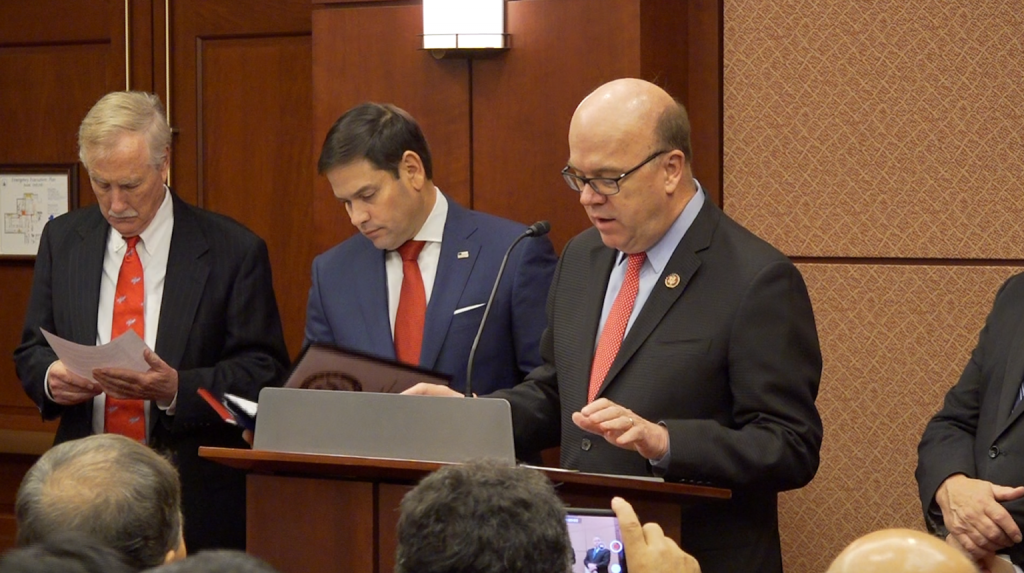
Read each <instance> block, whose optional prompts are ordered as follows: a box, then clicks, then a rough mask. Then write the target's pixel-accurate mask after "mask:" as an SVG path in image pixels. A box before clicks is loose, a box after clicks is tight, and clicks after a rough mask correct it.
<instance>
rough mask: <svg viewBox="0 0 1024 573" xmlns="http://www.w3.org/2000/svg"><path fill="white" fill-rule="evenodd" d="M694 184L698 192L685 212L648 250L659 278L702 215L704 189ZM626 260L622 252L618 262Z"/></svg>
mask: <svg viewBox="0 0 1024 573" xmlns="http://www.w3.org/2000/svg"><path fill="white" fill-rule="evenodd" d="M693 182H694V183H695V184H696V185H697V192H696V193H695V194H694V195H693V197H692V198H691V199H690V201H689V202H688V203H687V204H686V207H684V208H683V212H682V213H680V214H679V216H678V217H676V220H675V221H673V222H672V226H670V227H669V228H668V231H667V232H666V233H665V234H664V235H662V237H661V238H660V239H658V242H657V243H654V245H653V246H652V247H651V248H649V249H647V262H648V263H649V264H650V265H651V268H652V269H653V270H654V272H655V274H656V275H658V276H661V272H662V271H663V270H665V266H666V265H668V261H669V259H671V258H672V253H674V252H675V251H676V247H678V246H679V241H682V240H683V236H684V235H686V231H687V230H689V229H690V225H692V224H693V221H694V219H696V218H697V213H700V210H701V207H703V206H704V200H705V197H704V189H703V188H702V187H701V186H700V182H699V181H697V180H696V179H694V180H693ZM624 260H626V255H625V253H622V252H620V253H619V259H618V262H619V263H621V262H622V261H624Z"/></svg>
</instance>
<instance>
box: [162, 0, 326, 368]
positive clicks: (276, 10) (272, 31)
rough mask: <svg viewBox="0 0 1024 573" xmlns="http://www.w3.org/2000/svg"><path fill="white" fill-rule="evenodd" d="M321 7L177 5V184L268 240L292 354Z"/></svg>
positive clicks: (297, 327)
mask: <svg viewBox="0 0 1024 573" xmlns="http://www.w3.org/2000/svg"><path fill="white" fill-rule="evenodd" d="M310 12H311V6H310V4H309V2H308V1H305V0H303V1H299V0H290V1H270V0H266V1H262V2H251V3H249V4H247V5H246V6H245V9H239V6H238V4H237V3H236V2H233V1H231V0H218V1H209V0H193V1H185V2H175V3H174V4H173V6H172V11H171V30H172V32H171V39H172V47H171V53H172V76H171V86H172V93H171V113H172V119H171V123H172V124H173V125H174V126H175V127H177V128H178V133H177V135H176V137H175V141H174V159H173V171H172V178H173V185H174V189H175V191H176V192H177V193H178V194H179V195H180V196H181V197H183V198H185V199H186V200H187V201H190V202H192V203H195V204H197V205H199V206H200V207H203V208H205V209H210V210H212V211H216V212H219V213H223V214H226V215H228V216H230V217H232V218H234V219H236V220H237V221H239V222H240V223H242V224H244V225H245V226H247V227H248V228H249V229H251V230H252V231H253V232H255V233H256V234H258V235H259V236H261V237H263V239H264V240H265V241H266V242H267V247H268V249H269V250H270V260H271V265H272V268H273V272H274V290H275V294H276V295H277V301H278V307H279V309H280V311H281V316H282V320H283V323H284V332H285V341H286V342H287V344H288V349H289V351H290V353H291V354H292V355H295V354H297V353H298V351H299V349H300V347H301V344H302V337H303V330H304V327H305V316H306V312H305V301H306V296H307V294H308V291H309V266H310V263H311V260H312V259H311V254H310V253H311V250H310V245H311V243H312V229H311V226H310V224H309V221H310V218H311V217H312V213H311V206H310V202H309V193H310V190H309V182H310V180H311V179H312V172H313V171H312V170H313V167H312V163H311V159H310V154H311V151H310V147H309V133H310V131H311V130H312V125H311V114H310V109H311V105H312V95H311V94H312V92H311V89H312V72H311V66H312V64H311V62H312V55H311V49H310V36H309V34H310V26H311V23H310ZM158 83H159V82H158Z"/></svg>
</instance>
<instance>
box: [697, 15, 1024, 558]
mask: <svg viewBox="0 0 1024 573" xmlns="http://www.w3.org/2000/svg"><path fill="white" fill-rule="evenodd" d="M724 26H725V30H724V85H723V92H724V93H723V99H724V102H723V106H724V126H723V127H724V134H723V135H724V164H723V165H724V168H723V170H724V174H723V175H724V189H723V200H724V204H725V209H726V212H728V213H729V214H730V215H731V216H733V217H734V218H736V219H737V220H739V221H740V222H741V223H743V224H744V225H746V226H747V227H748V228H750V229H751V230H752V231H754V232H756V233H757V234H759V235H760V236H762V237H764V238H765V239H767V240H768V241H770V242H771V243H773V244H774V245H776V246H777V247H779V248H780V249H781V250H782V251H783V252H785V253H786V254H788V255H790V256H793V257H797V261H798V264H799V266H800V269H801V271H802V272H803V273H804V276H805V278H806V279H807V283H808V288H809V289H810V293H811V299H812V301H813V303H814V308H815V314H816V316H817V320H818V331H819V335H820V337H821V343H822V353H823V356H824V364H825V366H824V373H823V379H822V387H821V393H820V395H819V399H818V406H819V409H820V410H821V413H822V418H823V420H824V424H825V442H824V446H823V448H822V464H821V469H820V470H819V472H818V475H817V477H816V478H815V480H814V482H812V483H811V485H810V486H808V487H807V488H804V489H803V490H799V491H796V492H791V493H787V494H785V495H783V496H782V498H781V502H780V521H781V523H780V527H781V530H782V537H783V552H784V560H785V564H786V570H787V572H788V573H820V572H821V571H824V570H825V569H826V568H827V566H828V564H829V562H830V561H831V559H832V558H833V557H834V556H835V555H836V554H837V553H838V552H839V550H840V549H842V547H843V546H845V545H846V544H847V543H849V542H850V541H852V540H853V539H855V538H856V537H858V536H860V535H862V534H864V533H867V532H868V531H872V530H875V529H880V528H884V527H894V526H902V527H912V528H918V529H922V528H923V526H924V524H923V522H922V519H921V511H920V507H919V505H920V504H919V501H918V499H917V490H916V482H915V481H914V476H913V472H914V467H915V465H916V462H917V453H916V448H917V442H918V440H919V439H920V435H921V431H922V429H923V427H924V424H925V422H926V421H927V420H928V418H929V417H930V416H931V415H932V414H933V413H934V412H935V411H936V410H937V409H938V407H939V405H940V403H941V400H942V396H943V395H944V393H945V391H946V390H947V389H948V388H949V387H950V386H951V385H952V384H954V383H955V382H956V379H957V377H958V376H959V373H960V371H961V369H962V368H963V365H964V363H965V361H966V359H967V356H968V355H969V353H970V350H971V348H973V345H974V343H975V340H976V337H977V333H978V330H979V329H980V327H981V325H982V324H983V322H984V319H985V315H986V313H987V312H988V309H989V307H990V305H991V303H992V299H993V297H994V295H995V292H996V290H997V289H998V287H999V285H1000V284H1001V283H1002V281H1003V280H1005V279H1006V278H1007V277H1009V276H1010V275H1012V274H1014V273H1016V272H1020V271H1021V270H1024V4H1022V3H1021V2H1020V1H1019V0H1013V1H1010V0H1006V1H992V0H976V1H967V0H927V1H922V0H911V1H907V0H902V1H896V0H885V1H865V2H839V1H837V0H724ZM697 151H698V152H699V150H697ZM801 257H813V258H814V260H813V261H807V260H802V259H801ZM906 259H915V260H913V261H909V260H906ZM919 259H929V260H928V261H927V264H921V263H922V261H920V260H919ZM979 259H981V260H983V261H988V260H993V259H995V260H1001V261H1007V262H1008V263H1009V264H1003V263H1000V264H996V265H991V266H990V264H989V263H983V264H982V265H981V266H979V265H977V264H976V262H977V261H978V260H979ZM1018 261H1019V263H1018ZM972 263H974V264H972Z"/></svg>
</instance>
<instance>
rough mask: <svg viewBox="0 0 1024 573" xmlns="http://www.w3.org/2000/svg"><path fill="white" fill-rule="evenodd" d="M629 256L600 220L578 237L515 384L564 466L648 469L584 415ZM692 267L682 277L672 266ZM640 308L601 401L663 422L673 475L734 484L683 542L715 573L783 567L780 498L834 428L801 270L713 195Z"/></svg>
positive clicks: (520, 413) (518, 419) (697, 518)
mask: <svg viewBox="0 0 1024 573" xmlns="http://www.w3.org/2000/svg"><path fill="white" fill-rule="evenodd" d="M615 257H616V251H614V250H612V249H609V248H607V247H605V246H604V244H603V243H602V242H601V237H600V235H599V234H598V232H597V231H596V230H595V229H590V230H587V231H585V232H584V233H582V234H580V235H578V236H577V237H575V238H574V239H572V241H570V242H569V244H568V245H567V246H566V248H565V251H564V252H563V254H562V258H561V261H560V262H559V266H558V269H557V270H556V271H555V279H554V282H553V284H552V287H551V295H550V297H549V299H548V325H549V326H548V329H547V330H546V331H545V333H544V337H543V338H542V340H541V356H542V357H543V359H544V365H543V366H541V367H540V368H538V369H537V370H535V371H534V372H532V373H531V374H530V375H529V376H528V378H527V381H526V382H525V383H523V384H521V385H519V386H517V387H516V388H514V389H512V390H507V391H503V392H498V393H497V394H495V397H502V398H506V399H508V400H509V402H510V403H511V404H512V417H513V426H514V429H515V437H516V447H517V450H524V449H525V450H530V449H535V448H538V447H540V448H543V447H549V446H552V445H557V444H559V443H560V444H561V447H562V450H561V465H562V467H565V468H572V469H579V470H581V471H585V472H599V473H610V474H623V475H644V474H649V473H650V472H651V469H650V467H649V465H648V463H647V461H646V460H644V459H643V458H642V457H641V456H639V455H638V454H637V453H635V452H632V451H627V450H624V449H621V448H618V447H615V446H613V445H611V444H609V443H607V442H606V441H605V440H604V439H603V438H602V437H600V436H596V435H592V434H588V433H585V432H583V430H581V429H579V428H578V427H577V426H576V425H575V424H573V422H572V413H573V412H576V411H579V410H580V408H582V407H583V406H584V405H585V404H586V400H587V387H588V380H589V376H590V366H591V361H592V357H593V356H594V344H595V340H596V338H597V324H598V321H599V318H600V314H601V306H602V303H603V300H604V294H605V290H606V288H607V283H608V276H609V274H610V272H611V268H612V265H613V263H614V261H615ZM672 274H676V275H678V276H679V283H678V286H676V287H675V288H670V287H669V286H668V285H667V284H666V283H665V281H664V277H668V276H670V275H672ZM662 276H663V278H662V279H661V280H659V282H658V284H657V285H656V286H655V288H654V290H653V291H652V292H651V295H650V298H648V300H647V302H646V304H645V305H644V307H643V309H642V310H641V311H640V314H639V315H638V316H637V319H636V321H635V323H634V324H633V326H632V328H631V329H630V331H629V332H628V333H627V335H626V337H625V338H624V339H623V342H622V346H621V348H620V350H619V354H618V355H617V356H616V358H615V361H614V362H613V363H612V366H611V369H610V370H609V372H608V376H607V378H606V379H605V381H604V384H603V386H602V387H601V390H600V394H599V397H605V398H608V399H609V400H611V401H613V402H616V403H618V404H621V405H623V406H626V407H628V408H630V409H632V410H633V411H634V412H636V413H637V414H639V415H640V416H643V417H644V418H645V419H648V420H650V421H654V422H658V421H660V422H662V423H664V424H665V426H666V427H667V428H668V431H669V436H670V448H671V452H670V457H669V460H668V461H669V466H668V470H667V475H666V478H667V479H670V480H689V481H699V482H707V483H710V484H712V485H716V486H722V487H727V488H732V490H733V499H732V500H730V501H724V502H711V501H709V502H702V503H696V504H693V505H692V506H689V507H688V508H687V509H685V511H684V517H683V524H682V526H683V543H682V545H683V547H684V548H685V549H687V550H688V551H690V552H691V553H693V554H694V555H695V556H696V557H697V558H698V560H699V561H700V564H701V569H702V570H703V571H705V572H707V573H720V572H721V573H725V572H735V571H760V572H766V573H767V572H778V571H781V570H782V559H781V550H780V546H779V533H778V517H777V511H776V497H777V496H776V493H777V492H779V491H783V490H787V489H792V488H798V487H801V486H803V485H805V484H806V483H808V482H809V481H810V480H811V478H812V477H813V476H814V474H815V472H816V471H817V467H818V453H819V449H820V446H821V438H822V427H821V419H820V418H819V416H818V411H817V408H816V407H815V405H814V401H815V398H816V396H817V392H818V383H819V380H820V377H821V353H820V350H819V347H818V337H817V332H816V330H815V325H814V316H813V313H812V311H811V303H810V300H809V298H808V295H807V289H806V286H805V285H804V281H803V278H802V277H801V276H800V272H799V271H798V270H797V269H796V267H794V266H793V264H792V263H791V262H790V261H789V260H788V259H787V258H786V257H785V256H783V255H782V254H781V253H779V252H778V251H777V250H775V249H774V248H772V247H771V246H770V245H768V244H767V243H765V242H764V241H762V240H761V239H759V238H757V237H756V236H754V235H753V234H751V233H750V232H749V231H747V230H746V229H744V228H742V227H741V226H739V225H738V224H737V223H736V222H734V221H733V220H732V219H730V218H729V217H728V216H726V215H725V214H724V213H722V211H721V210H720V209H719V208H718V207H716V206H715V205H714V204H713V203H711V202H710V201H707V202H705V204H704V206H703V208H702V209H701V211H700V213H699V214H698V215H697V217H696V219H695V220H694V222H693V224H692V226H691V227H690V229H689V230H688V231H687V232H686V235H685V236H684V237H683V239H682V241H680V243H679V246H678V247H677V248H676V250H675V252H674V253H673V255H672V257H671V259H670V260H669V263H668V265H667V266H666V268H665V270H664V272H663V275H662Z"/></svg>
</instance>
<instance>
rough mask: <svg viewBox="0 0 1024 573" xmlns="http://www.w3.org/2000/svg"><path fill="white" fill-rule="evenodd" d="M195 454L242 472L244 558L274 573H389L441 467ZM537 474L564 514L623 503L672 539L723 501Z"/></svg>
mask: <svg viewBox="0 0 1024 573" xmlns="http://www.w3.org/2000/svg"><path fill="white" fill-rule="evenodd" d="M199 455H200V456H202V457H204V458H206V459H209V460H212V461H216V462H218V463H222V464H225V465H228V466H231V467H235V468H239V469H244V470H246V471H248V472H249V475H248V478H247V487H248V496H247V499H248V501H247V506H246V507H247V514H246V542H247V549H248V552H249V553H251V554H253V555H256V556H258V557H260V558H262V559H265V560H266V561H267V562H268V563H270V564H271V565H273V566H274V567H276V568H277V569H278V570H279V571H281V572H282V573H320V572H322V571H335V570H344V571H346V572H351V573H391V571H392V570H393V569H394V558H395V546H396V539H395V526H396V524H397V523H398V504H399V502H400V501H401V500H402V496H404V495H405V493H406V492H407V491H409V490H410V489H412V487H413V486H415V485H416V483H417V482H418V481H419V480H420V479H421V478H423V477H424V476H426V475H427V474H429V473H430V472H432V471H434V470H436V469H438V468H440V467H441V466H442V465H444V464H440V463H431V462H414V461H408V460H389V459H378V458H360V457H351V456H339V455H318V454H295V453H283V452H271V451H261V450H237V449H228V448H206V447H204V448H200V449H199ZM538 469H540V470H541V471H542V472H543V473H544V474H545V475H546V476H547V477H548V479H550V480H551V481H552V482H553V483H554V484H555V486H556V489H557V491H558V494H559V496H560V497H561V498H562V500H563V501H565V502H566V503H568V504H570V505H575V506H580V507H602V508H606V507H609V504H610V501H611V498H612V497H613V496H616V495H617V496H620V497H623V498H625V499H626V500H627V501H629V502H630V503H631V504H633V507H634V508H636V511H637V515H639V516H640V519H641V520H642V521H644V522H648V521H655V522H657V523H659V524H660V525H661V527H662V528H663V529H664V530H665V533H666V535H668V536H669V537H671V538H673V539H675V540H676V541H677V542H678V541H679V537H680V522H681V507H682V505H684V504H685V503H687V501H688V500H693V499H694V498H718V499H728V498H729V497H730V496H731V492H730V491H729V490H726V489H719V488H712V487H704V486H695V485H684V484H674V483H663V482H658V481H649V480H642V479H635V478H628V477H616V476H606V475H594V474H581V473H576V472H567V471H562V470H555V469H545V468H538Z"/></svg>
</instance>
